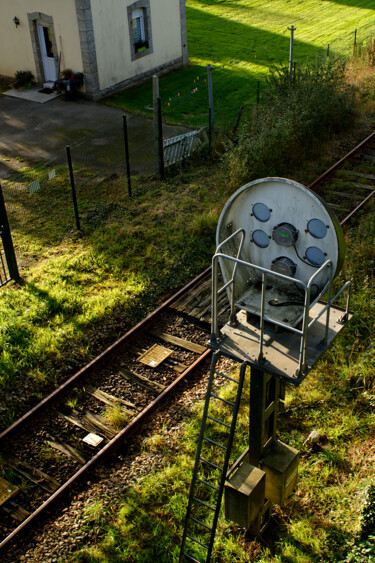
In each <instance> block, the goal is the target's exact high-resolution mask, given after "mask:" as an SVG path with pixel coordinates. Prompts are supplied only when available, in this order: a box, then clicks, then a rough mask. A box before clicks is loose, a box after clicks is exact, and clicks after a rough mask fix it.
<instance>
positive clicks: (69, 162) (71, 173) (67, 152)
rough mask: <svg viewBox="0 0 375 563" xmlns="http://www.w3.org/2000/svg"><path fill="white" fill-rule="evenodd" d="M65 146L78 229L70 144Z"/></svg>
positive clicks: (77, 221) (79, 226)
mask: <svg viewBox="0 0 375 563" xmlns="http://www.w3.org/2000/svg"><path fill="white" fill-rule="evenodd" d="M65 148H66V156H67V158H68V167H69V176H70V185H71V188H72V199H73V207H74V215H75V218H76V226H77V229H78V230H79V231H80V230H81V225H80V222H79V214H78V205H77V196H76V187H75V184H74V174H73V166H72V157H71V154H70V146H69V145H66V147H65Z"/></svg>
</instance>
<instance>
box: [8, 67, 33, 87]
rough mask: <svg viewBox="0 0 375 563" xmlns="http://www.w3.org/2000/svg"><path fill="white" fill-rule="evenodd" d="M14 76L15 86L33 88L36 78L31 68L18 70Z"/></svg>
mask: <svg viewBox="0 0 375 563" xmlns="http://www.w3.org/2000/svg"><path fill="white" fill-rule="evenodd" d="M14 78H15V80H14V84H13V86H14V88H25V89H28V88H31V86H32V82H33V80H34V76H33V73H32V72H31V71H30V70H17V72H16V74H15V75H14Z"/></svg>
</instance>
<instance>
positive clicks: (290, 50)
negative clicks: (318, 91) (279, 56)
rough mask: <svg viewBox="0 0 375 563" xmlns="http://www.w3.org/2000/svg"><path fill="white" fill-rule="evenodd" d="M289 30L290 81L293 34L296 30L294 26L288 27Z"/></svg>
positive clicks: (290, 74) (290, 75)
mask: <svg viewBox="0 0 375 563" xmlns="http://www.w3.org/2000/svg"><path fill="white" fill-rule="evenodd" d="M288 29H289V30H290V47H289V77H290V79H292V72H293V49H294V32H295V30H296V28H295V27H294V25H292V27H288Z"/></svg>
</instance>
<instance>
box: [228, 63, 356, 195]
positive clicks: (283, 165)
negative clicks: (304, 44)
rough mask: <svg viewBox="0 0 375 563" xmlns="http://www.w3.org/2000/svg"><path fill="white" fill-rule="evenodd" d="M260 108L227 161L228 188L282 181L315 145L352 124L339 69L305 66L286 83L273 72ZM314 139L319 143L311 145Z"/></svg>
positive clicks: (349, 91) (348, 91)
mask: <svg viewBox="0 0 375 563" xmlns="http://www.w3.org/2000/svg"><path fill="white" fill-rule="evenodd" d="M268 84H269V91H268V94H267V97H266V100H265V102H264V103H262V104H261V105H259V106H258V107H256V108H255V109H254V111H253V113H252V114H251V116H250V117H249V118H248V119H247V121H244V123H243V126H242V128H241V131H240V133H239V136H238V139H237V142H236V145H235V146H233V147H232V148H231V149H230V150H229V152H228V156H227V159H228V161H229V166H230V177H231V181H232V183H233V184H234V185H241V182H243V181H245V180H246V181H250V180H251V179H253V178H257V177H259V178H260V177H262V176H270V175H275V176H279V175H286V174H288V173H289V171H290V170H291V169H292V168H293V167H294V166H295V165H296V164H298V163H299V162H303V160H304V159H305V158H306V157H307V156H308V154H309V152H310V151H312V150H313V149H314V146H316V145H317V144H318V145H320V144H321V143H322V141H324V140H326V139H328V138H329V137H330V136H331V135H332V134H334V133H338V132H340V131H343V130H345V129H346V128H347V127H349V126H350V124H351V123H352V122H353V119H354V117H355V110H354V107H355V106H354V91H355V90H354V88H353V87H351V86H349V85H348V84H346V82H345V67H344V66H343V65H342V64H341V63H328V64H327V65H317V66H308V67H305V68H301V69H299V70H298V71H297V73H296V75H295V76H293V77H292V78H291V77H290V76H289V72H288V69H282V70H274V71H273V72H272V74H271V76H270V78H269V79H268ZM317 139H319V143H317Z"/></svg>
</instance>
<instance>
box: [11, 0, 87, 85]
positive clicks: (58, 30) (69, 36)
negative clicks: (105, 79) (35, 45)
mask: <svg viewBox="0 0 375 563" xmlns="http://www.w3.org/2000/svg"><path fill="white" fill-rule="evenodd" d="M33 12H41V13H43V14H46V15H48V16H52V18H53V26H54V30H55V36H56V44H57V50H58V53H57V54H58V55H60V53H61V57H62V61H61V70H63V69H64V68H71V69H73V71H75V72H79V71H82V57H81V47H80V41H79V36H78V25H77V16H76V9H75V0H0V74H3V75H5V76H14V74H15V72H16V71H17V70H31V72H32V73H33V74H34V76H36V66H35V58H34V54H33V49H32V40H31V32H30V27H29V21H28V17H27V14H28V13H33ZM15 16H17V17H18V18H19V20H20V25H19V26H18V28H16V26H15V24H14V22H13V18H14V17H15Z"/></svg>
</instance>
